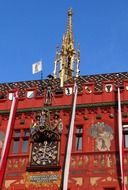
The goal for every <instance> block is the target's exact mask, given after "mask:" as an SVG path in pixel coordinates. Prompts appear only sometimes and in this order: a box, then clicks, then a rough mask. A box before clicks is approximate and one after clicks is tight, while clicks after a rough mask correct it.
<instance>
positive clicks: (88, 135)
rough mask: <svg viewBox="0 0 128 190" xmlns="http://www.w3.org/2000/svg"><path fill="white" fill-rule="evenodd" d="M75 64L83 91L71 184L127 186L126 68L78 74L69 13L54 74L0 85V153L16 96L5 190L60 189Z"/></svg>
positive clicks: (109, 189) (73, 188)
mask: <svg viewBox="0 0 128 190" xmlns="http://www.w3.org/2000/svg"><path fill="white" fill-rule="evenodd" d="M65 60H66V61H65ZM74 63H75V64H76V75H75V80H76V83H77V86H78V94H77V102H76V113H75V123H74V132H73V146H72V152H71V160H70V170H69V180H68V188H69V190H85V189H87V190H94V189H97V190H120V189H121V171H120V160H119V148H118V147H119V146H118V144H119V141H118V139H119V134H118V107H117V102H118V97H117V87H120V89H121V111H122V121H123V123H122V124H123V127H122V133H123V137H124V138H123V139H124V144H123V146H124V155H123V165H124V179H125V185H126V188H127V189H128V73H127V72H125V73H113V74H100V75H90V76H79V50H78V51H76V50H75V48H74V40H73V35H72V11H71V10H69V12H68V28H67V33H66V35H65V37H64V38H63V43H62V48H61V50H60V53H59V52H58V51H57V57H56V61H55V68H54V76H53V77H52V76H50V77H49V78H48V79H45V80H35V81H25V82H16V83H3V84H0V154H1V151H2V148H3V144H4V142H5V136H6V132H7V126H8V121H9V115H10V109H11V106H12V99H13V96H14V94H15V92H17V95H18V100H17V105H16V110H15V115H14V118H13V122H12V126H11V128H10V131H9V136H8V138H9V140H8V142H7V144H6V156H5V157H4V165H3V166H1V168H2V171H0V172H1V177H0V183H1V184H0V185H1V187H0V188H1V189H2V190H27V189H28V190H36V189H38V190H42V189H43V190H62V182H63V176H64V175H63V171H64V163H65V157H66V148H67V140H68V132H69V128H70V120H71V113H72V102H73V96H74V94H73V91H74V90H73V87H74V76H73V73H74V72H75V71H74V70H73V64H74ZM58 64H60V77H58V76H57V67H58ZM12 115H13V113H12ZM38 118H39V119H38ZM40 118H43V119H42V120H40ZM40 121H41V125H40ZM36 122H38V124H37V123H36ZM69 138H70V137H69Z"/></svg>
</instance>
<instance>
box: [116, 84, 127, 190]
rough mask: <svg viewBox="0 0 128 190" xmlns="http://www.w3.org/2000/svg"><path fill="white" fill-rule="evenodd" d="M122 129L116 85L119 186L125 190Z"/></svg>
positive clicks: (119, 100)
mask: <svg viewBox="0 0 128 190" xmlns="http://www.w3.org/2000/svg"><path fill="white" fill-rule="evenodd" d="M122 130H123V128H122V113H121V98H120V88H119V87H118V136H119V158H120V172H121V186H122V190H126V187H125V183H124V148H123V131H122Z"/></svg>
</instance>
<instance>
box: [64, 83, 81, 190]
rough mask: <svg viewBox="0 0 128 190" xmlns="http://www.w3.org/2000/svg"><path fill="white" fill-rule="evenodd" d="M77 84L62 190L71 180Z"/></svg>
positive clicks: (66, 187) (75, 86)
mask: <svg viewBox="0 0 128 190" xmlns="http://www.w3.org/2000/svg"><path fill="white" fill-rule="evenodd" d="M77 91H78V89H77V84H76V81H75V83H74V97H73V105H72V116H71V121H70V127H69V133H68V139H67V148H66V154H65V160H64V168H63V174H62V182H61V187H60V190H67V189H68V179H69V168H70V160H71V150H72V143H73V131H74V121H75V112H76V101H77Z"/></svg>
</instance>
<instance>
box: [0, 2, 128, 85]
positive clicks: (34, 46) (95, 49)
mask: <svg viewBox="0 0 128 190" xmlns="http://www.w3.org/2000/svg"><path fill="white" fill-rule="evenodd" d="M70 7H72V9H73V12H74V15H73V33H74V39H75V44H76V46H77V44H78V43H80V49H81V62H80V74H81V75H88V74H97V73H111V72H112V73H113V72H126V71H128V1H127V0H123V1H120V0H20V1H18V0H11V1H10V0H3V1H2V0H1V1H0V66H1V69H0V82H2V83H3V82H16V81H25V80H35V79H40V73H39V74H35V75H32V69H31V67H32V64H33V63H34V62H36V61H38V60H40V59H42V60H43V77H44V78H46V77H47V75H49V74H51V73H52V72H53V67H54V60H55V50H56V46H58V45H59V46H61V42H62V36H63V34H64V33H65V31H66V24H67V10H68V8H70Z"/></svg>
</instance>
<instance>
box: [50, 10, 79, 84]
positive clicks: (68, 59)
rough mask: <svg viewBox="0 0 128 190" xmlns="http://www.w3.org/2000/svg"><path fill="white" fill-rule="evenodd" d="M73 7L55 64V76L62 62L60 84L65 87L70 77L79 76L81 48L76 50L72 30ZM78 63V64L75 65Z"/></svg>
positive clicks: (69, 12) (69, 11) (69, 13)
mask: <svg viewBox="0 0 128 190" xmlns="http://www.w3.org/2000/svg"><path fill="white" fill-rule="evenodd" d="M72 15H73V12H72V9H71V8H70V9H69V10H68V22H67V31H66V34H65V35H63V39H62V46H61V49H60V51H57V53H56V54H57V55H56V60H55V66H54V72H53V74H54V78H56V77H57V71H58V69H57V66H58V64H60V70H59V77H60V86H61V87H63V84H64V82H65V81H67V80H69V79H70V78H72V77H74V74H75V77H78V76H79V61H80V59H79V57H80V56H79V55H80V50H76V49H75V47H74V39H73V32H72ZM75 64H76V65H75Z"/></svg>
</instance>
